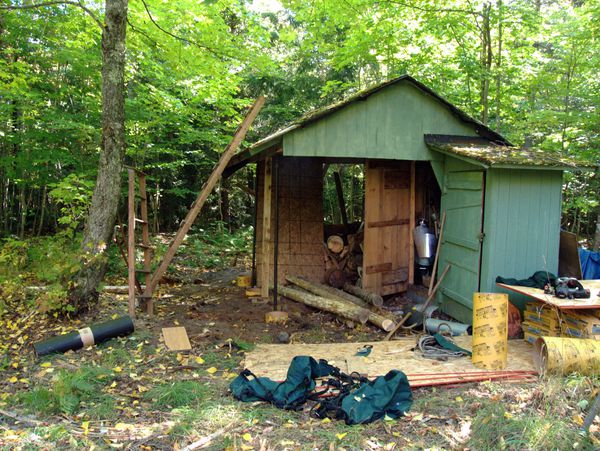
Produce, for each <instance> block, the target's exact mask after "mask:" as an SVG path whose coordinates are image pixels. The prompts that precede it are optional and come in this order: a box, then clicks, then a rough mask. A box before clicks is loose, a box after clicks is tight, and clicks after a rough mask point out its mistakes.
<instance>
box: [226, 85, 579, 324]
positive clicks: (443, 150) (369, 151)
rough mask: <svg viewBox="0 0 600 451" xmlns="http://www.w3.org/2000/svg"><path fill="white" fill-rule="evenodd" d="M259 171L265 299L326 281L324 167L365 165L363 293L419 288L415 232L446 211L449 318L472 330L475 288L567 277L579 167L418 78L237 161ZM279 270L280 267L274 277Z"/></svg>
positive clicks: (377, 89)
mask: <svg viewBox="0 0 600 451" xmlns="http://www.w3.org/2000/svg"><path fill="white" fill-rule="evenodd" d="M248 163H256V164H257V179H258V180H257V186H258V189H257V196H256V200H257V201H256V208H257V215H256V216H257V223H256V227H255V241H256V259H255V261H256V265H255V269H256V274H257V281H258V284H259V285H261V286H262V287H263V291H264V292H265V294H266V293H267V290H268V285H270V284H273V283H274V282H275V283H283V281H284V278H285V275H297V276H304V277H307V278H309V279H312V280H315V281H323V279H324V277H325V263H324V257H323V241H324V222H323V218H324V211H323V176H324V168H326V167H327V166H328V165H331V164H360V165H363V167H364V217H363V218H362V227H363V232H364V241H363V243H362V250H363V257H362V258H363V260H362V268H361V276H362V277H361V282H362V285H363V287H364V288H367V289H369V290H372V291H374V292H377V293H379V294H381V295H384V296H385V295H392V294H395V293H401V292H403V291H405V290H406V289H407V288H408V286H409V285H410V284H412V283H414V281H415V264H414V260H415V258H414V254H415V250H414V244H413V238H412V237H413V234H412V230H413V228H414V227H415V226H416V221H417V219H418V218H420V217H425V216H427V215H428V214H429V213H430V212H431V209H432V208H433V210H437V212H438V215H439V214H440V213H442V212H445V213H446V224H445V228H444V234H443V242H442V245H441V254H440V264H439V266H438V273H439V272H441V270H442V269H443V268H445V266H446V265H447V264H450V265H451V269H450V270H449V272H448V274H447V276H446V277H445V279H444V280H443V282H442V284H441V286H440V290H439V291H438V299H437V300H438V302H439V304H440V305H441V308H442V310H443V311H445V312H446V313H448V314H449V315H451V316H452V317H454V318H456V319H457V320H459V321H463V322H467V323H470V322H471V317H472V310H471V309H472V296H473V293H474V292H476V291H492V292H493V291H497V288H496V285H495V278H496V276H498V275H502V276H510V277H517V278H525V277H528V276H530V275H531V274H532V273H533V272H535V271H537V270H540V269H547V270H548V271H550V272H553V273H556V272H557V269H558V249H559V233H560V217H561V189H562V172H563V170H565V169H573V168H574V164H573V163H571V162H569V161H567V160H564V159H558V158H557V159H555V158H550V157H549V156H548V155H546V154H544V153H542V152H537V151H535V150H531V149H529V150H523V149H517V148H515V147H513V146H512V145H511V143H510V142H508V140H507V139H506V138H504V137H503V136H501V135H499V134H498V133H496V132H494V131H493V130H491V129H490V128H488V127H486V126H485V125H483V124H481V123H480V122H478V121H477V120H475V119H473V118H472V117H470V116H468V115H467V114H465V113H464V112H462V111H461V110H460V109H458V108H456V107H455V106H453V105H452V104H451V103H449V102H448V101H447V100H445V99H444V98H442V97H441V96H440V95H438V94H436V93H435V92H434V91H432V90H431V89H429V88H428V87H426V86H425V85H423V84H422V83H420V82H419V81H417V80H415V79H414V78H412V77H410V76H407V75H405V76H401V77H399V78H396V79H393V80H390V81H388V82H386V83H382V84H380V85H377V86H374V87H372V88H370V89H368V90H366V91H362V92H360V93H358V94H356V95H354V96H352V97H350V98H348V99H347V100H344V101H342V102H340V103H337V104H334V105H331V106H329V107H327V108H324V109H322V110H318V111H315V112H313V113H310V114H308V115H306V116H304V117H303V118H301V119H299V120H298V121H297V122H295V123H294V124H292V125H291V126H289V127H287V128H285V129H283V130H280V131H278V132H277V133H274V134H272V135H270V136H268V137H266V138H264V139H262V140H260V141H258V142H257V143H255V144H254V145H252V146H251V147H250V148H248V149H246V150H244V151H242V152H240V153H239V154H237V155H236V156H234V158H233V159H232V160H231V162H230V164H229V166H228V169H227V172H226V175H227V174H231V173H233V172H234V171H236V170H237V169H239V168H241V167H243V166H244V165H246V164H248ZM274 266H276V267H277V272H276V274H275V271H274Z"/></svg>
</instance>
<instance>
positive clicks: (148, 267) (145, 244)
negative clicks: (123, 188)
mask: <svg viewBox="0 0 600 451" xmlns="http://www.w3.org/2000/svg"><path fill="white" fill-rule="evenodd" d="M138 180H139V192H140V219H141V223H142V244H141V245H140V247H141V248H142V249H144V284H145V285H146V286H148V284H149V283H150V278H151V277H152V274H151V273H152V254H151V248H150V230H149V227H150V226H149V224H148V197H147V194H146V174H144V173H142V172H138ZM142 300H143V301H145V303H146V313H148V315H152V314H153V313H154V305H153V302H152V296H150V297H147V298H144V294H143V293H142Z"/></svg>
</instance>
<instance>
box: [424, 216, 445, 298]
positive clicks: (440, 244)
mask: <svg viewBox="0 0 600 451" xmlns="http://www.w3.org/2000/svg"><path fill="white" fill-rule="evenodd" d="M445 224H446V210H444V212H443V213H442V220H441V221H440V234H439V235H438V242H437V246H436V249H435V258H434V260H433V269H432V270H431V281H430V282H429V290H428V292H427V294H428V295H429V294H431V291H432V290H433V283H434V282H435V273H436V272H437V266H438V261H439V259H440V251H441V250H442V240H443V239H444V225H445Z"/></svg>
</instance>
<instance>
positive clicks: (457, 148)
mask: <svg viewBox="0 0 600 451" xmlns="http://www.w3.org/2000/svg"><path fill="white" fill-rule="evenodd" d="M425 143H426V144H427V146H428V147H429V148H430V149H432V150H436V151H438V152H442V153H447V154H451V155H454V156H457V157H461V158H465V159H467V160H471V161H473V162H477V163H480V164H481V165H483V166H486V167H512V166H519V167H523V166H526V167H532V168H536V167H540V168H542V167H543V168H555V169H585V168H593V166H592V165H590V164H589V163H586V162H582V161H577V160H574V159H573V158H572V157H566V156H563V155H560V154H557V153H554V152H548V151H544V150H541V149H534V148H519V147H514V146H508V145H505V144H502V143H497V142H493V141H490V140H488V139H485V138H481V137H473V136H451V135H425Z"/></svg>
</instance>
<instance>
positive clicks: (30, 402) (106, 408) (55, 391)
mask: <svg viewBox="0 0 600 451" xmlns="http://www.w3.org/2000/svg"><path fill="white" fill-rule="evenodd" d="M113 377H114V376H113V375H112V373H111V372H110V371H108V370H106V369H104V368H101V367H82V368H80V369H79V370H77V371H65V370H61V371H60V372H59V373H58V374H57V376H56V377H55V378H54V379H53V380H52V382H51V384H50V387H48V388H47V387H35V388H33V389H31V390H30V391H28V392H25V393H22V394H19V395H17V396H16V402H17V403H20V404H22V405H23V406H24V407H25V408H26V409H27V410H28V411H30V412H36V413H41V414H44V415H51V414H60V413H63V414H67V415H73V414H75V413H78V412H79V411H81V410H83V409H84V408H85V409H89V408H90V407H91V409H90V412H94V418H102V415H108V414H110V413H112V412H114V400H113V399H112V398H111V397H110V396H109V395H107V394H105V393H103V392H102V387H103V386H104V385H105V384H106V383H107V382H110V381H111V380H112V379H113ZM90 412H88V414H90Z"/></svg>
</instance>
